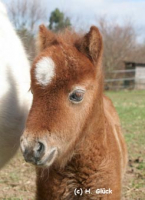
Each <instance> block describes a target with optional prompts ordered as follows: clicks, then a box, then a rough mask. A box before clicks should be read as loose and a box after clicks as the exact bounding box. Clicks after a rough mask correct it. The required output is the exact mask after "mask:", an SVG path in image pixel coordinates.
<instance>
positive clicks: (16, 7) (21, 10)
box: [8, 0, 46, 32]
mask: <svg viewBox="0 0 145 200" xmlns="http://www.w3.org/2000/svg"><path fill="white" fill-rule="evenodd" d="M8 10H9V15H10V18H11V20H12V22H13V24H14V26H15V27H16V29H17V30H21V29H28V30H29V31H31V32H34V29H35V26H36V25H37V24H38V23H39V24H40V23H41V21H43V20H45V19H46V10H45V6H43V4H42V1H39V0H31V1H30V0H11V2H10V3H9V4H8Z"/></svg>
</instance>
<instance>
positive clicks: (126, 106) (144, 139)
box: [106, 91, 145, 149]
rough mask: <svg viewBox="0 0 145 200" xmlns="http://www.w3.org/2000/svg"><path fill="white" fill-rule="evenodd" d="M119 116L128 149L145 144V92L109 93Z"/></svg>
mask: <svg viewBox="0 0 145 200" xmlns="http://www.w3.org/2000/svg"><path fill="white" fill-rule="evenodd" d="M106 95H107V96H109V97H110V98H111V99H112V101H113V103H114V105H115V107H116V109H117V112H118V114H119V117H120V121H121V124H122V129H123V132H124V134H125V139H126V142H127V144H128V148H129V149H130V147H132V146H135V147H139V148H140V147H144V144H145V91H120V92H107V93H106Z"/></svg>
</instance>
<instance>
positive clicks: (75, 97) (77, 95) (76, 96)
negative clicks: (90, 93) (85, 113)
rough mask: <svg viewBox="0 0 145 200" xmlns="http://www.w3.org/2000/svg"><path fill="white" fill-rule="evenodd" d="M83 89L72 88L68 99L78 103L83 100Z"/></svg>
mask: <svg viewBox="0 0 145 200" xmlns="http://www.w3.org/2000/svg"><path fill="white" fill-rule="evenodd" d="M84 93H85V91H84V90H81V89H77V90H74V91H73V92H72V93H71V94H70V95H69V99H70V101H72V102H74V103H79V102H81V101H82V100H83V97H84Z"/></svg>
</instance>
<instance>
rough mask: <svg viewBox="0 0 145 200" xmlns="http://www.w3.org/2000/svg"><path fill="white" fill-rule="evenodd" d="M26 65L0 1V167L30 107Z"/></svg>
mask: <svg viewBox="0 0 145 200" xmlns="http://www.w3.org/2000/svg"><path fill="white" fill-rule="evenodd" d="M29 71H30V64H29V62H28V59H27V56H26V53H25V50H24V48H23V45H22V43H21V41H20V39H19V37H18V36H17V34H16V32H15V30H14V28H13V26H12V24H11V23H10V21H9V19H8V16H7V12H6V9H5V7H4V5H3V4H2V3H1V2H0V168H2V167H3V166H4V165H5V163H7V162H8V161H9V160H10V158H11V157H12V156H13V155H14V154H15V153H16V151H17V149H18V147H19V138H20V136H21V134H22V132H23V129H24V126H25V121H26V117H27V113H28V111H29V108H30V106H31V101H32V95H31V93H30V92H29V88H30V75H29V74H30V73H29Z"/></svg>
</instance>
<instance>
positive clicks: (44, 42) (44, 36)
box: [36, 24, 58, 52]
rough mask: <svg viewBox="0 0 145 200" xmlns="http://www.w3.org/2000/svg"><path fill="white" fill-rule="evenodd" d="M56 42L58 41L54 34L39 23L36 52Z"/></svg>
mask: <svg viewBox="0 0 145 200" xmlns="http://www.w3.org/2000/svg"><path fill="white" fill-rule="evenodd" d="M57 43H58V41H57V38H56V35H55V34H54V33H53V32H51V31H50V30H48V29H47V28H46V26H44V25H43V24H42V25H40V26H39V33H38V38H37V41H36V45H37V50H38V52H39V51H43V50H44V49H45V48H47V47H49V46H51V45H53V44H57Z"/></svg>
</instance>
